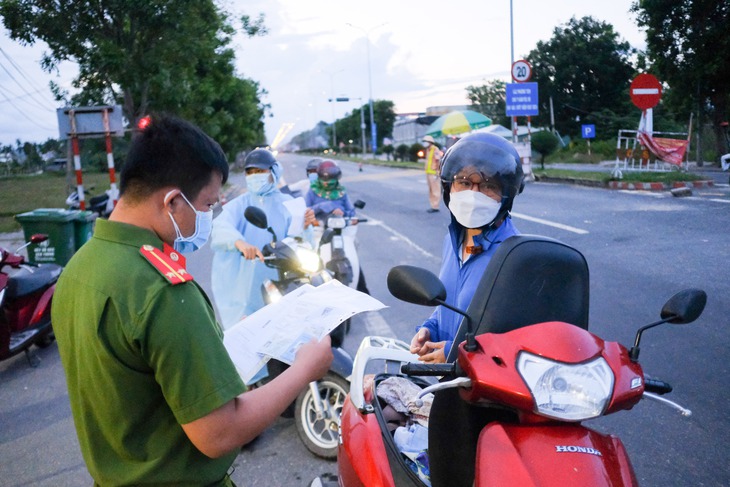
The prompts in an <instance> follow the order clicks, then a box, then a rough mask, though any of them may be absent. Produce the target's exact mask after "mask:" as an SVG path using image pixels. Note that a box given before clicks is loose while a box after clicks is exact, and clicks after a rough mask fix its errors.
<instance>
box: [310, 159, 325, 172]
mask: <svg viewBox="0 0 730 487" xmlns="http://www.w3.org/2000/svg"><path fill="white" fill-rule="evenodd" d="M322 161H324V159H322V158H321V157H315V158H314V159H312V160H310V161H309V162H308V163H307V174H309V173H310V172H317V168H318V167H319V164H320V163H321V162H322Z"/></svg>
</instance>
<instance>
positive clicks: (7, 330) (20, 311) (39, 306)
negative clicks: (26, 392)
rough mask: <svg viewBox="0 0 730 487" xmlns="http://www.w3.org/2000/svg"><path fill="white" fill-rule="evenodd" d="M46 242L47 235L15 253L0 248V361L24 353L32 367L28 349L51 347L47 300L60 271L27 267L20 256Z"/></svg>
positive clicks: (48, 266) (53, 267)
mask: <svg viewBox="0 0 730 487" xmlns="http://www.w3.org/2000/svg"><path fill="white" fill-rule="evenodd" d="M47 239H48V236H47V235H43V234H35V235H33V236H31V238H30V241H29V242H27V243H26V244H25V245H23V246H22V247H20V248H19V249H17V250H16V251H15V252H9V251H7V250H5V249H2V248H0V360H4V359H6V358H9V357H12V356H13V355H16V354H18V353H20V352H25V353H26V357H27V358H28V362H29V363H30V364H31V366H35V365H36V364H35V363H34V361H33V360H32V357H31V355H30V354H29V349H30V347H31V346H32V345H33V344H35V345H37V346H38V347H41V348H45V347H47V346H49V345H50V344H51V343H53V340H54V336H53V330H52V327H51V300H52V299H53V291H54V290H55V288H56V281H58V276H60V275H61V270H62V267H61V266H59V265H56V264H29V263H26V262H25V257H24V256H23V255H20V251H21V250H23V249H24V248H25V247H27V246H28V245H30V244H38V243H41V242H44V241H45V240H47ZM6 268H10V269H15V271H10V270H6Z"/></svg>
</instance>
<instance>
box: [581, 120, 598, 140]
mask: <svg viewBox="0 0 730 487" xmlns="http://www.w3.org/2000/svg"><path fill="white" fill-rule="evenodd" d="M580 132H581V136H582V137H583V138H584V139H594V138H595V137H596V126H595V125H593V124H591V125H581V126H580Z"/></svg>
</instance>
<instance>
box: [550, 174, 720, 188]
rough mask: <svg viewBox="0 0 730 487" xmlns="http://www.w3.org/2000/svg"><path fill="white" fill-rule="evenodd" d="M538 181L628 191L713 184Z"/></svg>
mask: <svg viewBox="0 0 730 487" xmlns="http://www.w3.org/2000/svg"><path fill="white" fill-rule="evenodd" d="M536 180H537V181H539V182H546V183H566V184H577V185H581V186H592V187H595V188H605V189H620V190H629V191H668V190H671V189H673V188H690V189H701V188H711V187H713V186H714V185H715V182H714V181H712V180H702V181H675V182H674V183H672V184H667V183H660V182H647V183H641V182H636V183H628V182H624V181H608V182H603V181H593V180H589V179H577V178H554V177H548V176H540V177H538V178H537V179H536Z"/></svg>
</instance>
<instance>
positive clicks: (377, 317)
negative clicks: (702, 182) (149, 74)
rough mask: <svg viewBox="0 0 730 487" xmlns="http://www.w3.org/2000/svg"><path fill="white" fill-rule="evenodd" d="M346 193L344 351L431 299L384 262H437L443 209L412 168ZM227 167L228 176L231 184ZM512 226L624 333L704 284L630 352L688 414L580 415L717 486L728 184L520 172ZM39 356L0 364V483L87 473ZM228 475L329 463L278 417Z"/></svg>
mask: <svg viewBox="0 0 730 487" xmlns="http://www.w3.org/2000/svg"><path fill="white" fill-rule="evenodd" d="M306 160H307V159H306V158H303V157H298V156H292V155H286V154H285V155H283V156H282V161H283V162H284V164H285V166H286V168H287V177H288V178H289V179H290V180H295V179H299V177H303V176H304V164H305V163H306ZM343 171H344V175H345V176H344V182H345V184H346V186H347V188H348V191H349V192H350V193H351V197H352V198H353V199H356V198H360V199H363V200H365V201H366V202H367V206H366V207H365V209H364V210H363V211H362V214H364V215H365V216H367V217H368V218H369V220H370V221H369V222H367V223H366V224H363V225H362V226H361V227H360V228H359V231H358V232H359V233H358V240H359V254H360V259H361V262H362V265H363V268H364V271H365V275H366V277H367V281H368V285H369V287H370V290H371V292H372V294H373V295H374V296H375V297H376V298H378V299H380V300H381V301H383V303H384V304H386V305H388V308H386V309H384V310H382V311H380V312H377V313H368V314H366V315H363V316H358V317H356V318H355V320H354V322H353V327H352V331H351V333H350V335H349V336H348V337H347V339H346V342H345V348H347V349H348V350H349V351H350V352H351V353H354V352H355V350H356V348H357V346H358V345H359V342H360V340H361V339H362V337H364V336H366V335H369V334H378V335H383V334H385V335H391V336H396V337H398V338H402V339H410V337H411V335H412V333H413V327H414V326H415V325H416V324H418V323H420V322H421V321H422V320H423V319H424V318H425V317H426V316H428V314H429V313H430V311H431V310H430V309H427V308H423V307H418V306H415V305H409V304H405V303H401V302H399V301H397V300H395V299H394V298H393V297H391V296H390V295H389V293H388V291H387V289H386V286H385V276H386V275H387V271H388V270H389V269H390V268H391V267H392V266H394V265H397V264H412V265H419V266H422V267H426V268H428V269H430V270H432V271H437V270H438V267H439V262H440V255H441V243H442V239H443V235H444V233H445V228H446V225H447V223H448V212H447V211H446V210H445V209H444V208H442V211H441V212H440V213H436V214H427V213H426V211H425V210H426V209H427V208H428V204H427V197H426V185H425V180H424V177H423V175H422V174H421V173H420V172H418V171H410V170H398V169H389V168H382V167H372V166H365V170H364V171H363V172H359V171H357V167H356V166H355V165H352V164H343ZM240 178H241V176H234V177H233V178H232V180H233V182H236V181H238V182H240V181H241V179H240ZM514 220H515V224H516V225H517V227H518V228H519V229H520V231H521V232H522V233H531V234H540V235H546V236H549V237H553V238H556V239H558V240H561V241H563V242H565V243H567V244H570V245H573V246H575V247H576V248H577V249H578V250H580V251H581V252H582V253H583V254H584V255H585V256H586V258H587V260H588V263H589V266H590V270H591V310H590V321H591V330H592V331H594V332H595V333H597V334H599V335H600V336H602V337H603V338H605V339H608V340H616V341H620V342H622V343H624V344H625V345H631V344H632V343H633V339H634V334H635V331H636V329H637V328H638V327H640V326H642V325H645V324H647V323H650V322H652V321H655V320H656V319H658V315H659V311H660V309H661V307H662V305H663V303H664V302H665V301H666V299H668V298H669V297H670V296H671V295H672V294H674V293H675V292H677V291H679V290H681V289H683V288H686V287H699V288H702V289H704V290H706V292H707V294H708V304H707V308H706V310H705V313H704V314H703V316H702V317H701V318H700V319H699V320H698V321H697V322H695V323H693V324H690V325H686V326H671V325H666V326H663V327H658V328H654V329H651V330H649V331H647V332H646V333H645V334H644V339H643V341H642V347H641V349H642V352H641V363H642V365H643V367H644V369H645V370H646V371H647V373H649V374H651V375H653V376H655V377H658V378H661V379H664V380H666V381H668V382H670V383H672V384H673V385H674V387H675V390H674V392H673V393H672V394H671V395H670V396H671V397H670V398H671V399H673V400H675V401H677V402H679V403H681V404H682V405H684V406H685V407H688V408H689V409H691V410H692V411H693V415H692V416H691V417H690V418H683V417H681V416H680V415H679V414H678V413H677V412H676V411H674V410H672V409H669V408H667V407H665V406H662V405H660V404H657V403H654V402H647V401H642V402H641V403H639V404H638V405H637V406H635V407H634V409H633V410H631V411H623V412H619V413H617V414H614V415H612V416H610V417H607V418H602V419H599V420H595V421H591V422H590V425H591V426H592V427H594V428H596V429H598V430H600V431H604V432H610V433H612V434H615V435H617V436H619V437H620V438H621V439H622V440H623V441H624V443H625V445H626V448H627V450H628V452H629V455H630V457H631V459H632V462H633V464H634V468H635V470H636V474H637V477H638V479H639V482H640V483H641V484H642V485H648V486H659V485H702V486H726V485H730V467H728V462H727V458H728V453H730V447H729V446H728V445H730V443H728V441H727V439H728V437H729V435H730V419H728V415H727V414H726V413H725V400H726V399H727V389H728V379H727V377H728V376H729V372H730V371H728V362H727V360H726V355H727V345H728V343H729V341H728V335H729V332H728V328H727V316H728V312H729V311H730V280H728V278H727V274H728V271H730V264H729V262H730V245H729V243H728V241H729V237H730V234H729V233H728V230H727V229H728V228H730V188H728V187H727V185H716V186H715V187H712V188H708V189H703V190H695V191H694V192H693V195H692V196H691V197H685V198H677V197H673V196H672V195H671V194H670V193H669V192H660V193H650V192H636V191H610V190H605V189H597V188H588V187H581V186H569V185H562V184H552V183H531V184H528V185H527V188H526V189H525V192H524V193H523V194H522V195H520V196H519V197H518V199H517V201H516V202H515V206H514ZM189 263H190V265H189V267H190V270H191V271H192V273H193V275H194V276H196V279H197V280H198V281H199V282H201V283H202V284H203V286H204V287H205V288H208V286H209V281H210V279H209V272H210V268H209V264H210V253H209V251H208V250H207V249H206V248H204V249H203V250H202V251H201V252H200V253H199V254H198V255H195V256H194V257H193V258H191V259H189ZM35 353H36V355H37V356H38V357H39V358H40V359H41V363H40V365H39V366H38V367H36V368H31V367H29V366H28V364H27V362H26V361H25V358H24V357H23V356H20V357H15V358H13V359H10V360H7V361H4V362H0V472H1V474H0V484H1V485H4V486H21V485H38V486H66V485H67V486H76V485H89V484H90V482H91V479H90V478H89V476H88V473H86V470H85V467H84V464H83V460H82V458H81V455H80V453H79V449H78V442H77V440H76V437H75V433H74V429H73V422H72V420H71V416H70V410H69V406H68V397H67V394H66V389H65V382H64V379H63V372H62V370H61V366H60V362H59V359H58V351H57V348H56V347H55V345H53V346H51V347H49V348H48V349H45V350H37V351H36V352H35ZM235 467H236V471H235V472H234V474H233V478H234V480H235V481H236V482H237V483H238V484H239V485H275V486H299V485H308V483H309V481H310V480H311V479H312V478H313V477H314V476H316V475H318V474H321V473H324V472H334V471H336V463H334V462H328V461H324V460H320V459H316V458H315V457H313V456H312V455H311V454H309V453H308V452H307V451H306V450H305V449H304V447H303V445H302V444H301V442H300V441H299V440H298V438H297V436H296V431H295V428H294V425H293V421H292V420H291V419H283V418H282V419H279V420H278V421H277V422H276V423H275V424H274V425H273V426H272V428H270V429H269V430H268V431H267V432H266V433H264V434H263V435H262V436H261V438H260V439H259V440H257V441H256V442H255V443H254V444H252V445H251V446H249V447H247V448H245V449H244V450H243V451H242V452H241V454H240V455H239V456H238V459H237V460H236V463H235Z"/></svg>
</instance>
